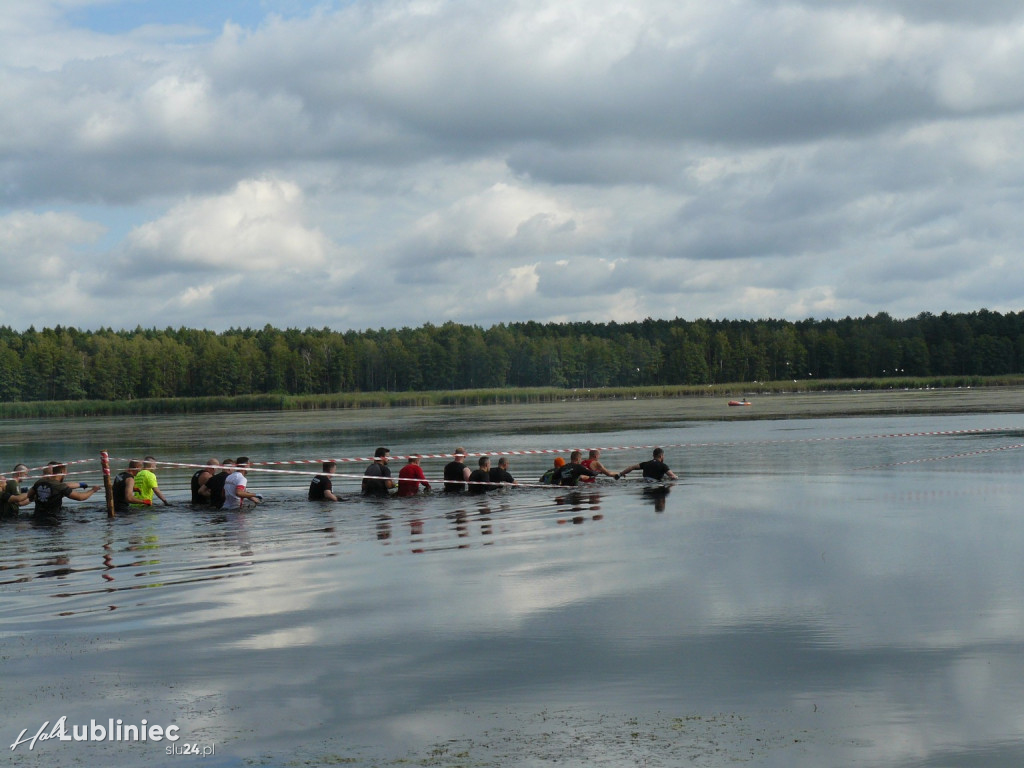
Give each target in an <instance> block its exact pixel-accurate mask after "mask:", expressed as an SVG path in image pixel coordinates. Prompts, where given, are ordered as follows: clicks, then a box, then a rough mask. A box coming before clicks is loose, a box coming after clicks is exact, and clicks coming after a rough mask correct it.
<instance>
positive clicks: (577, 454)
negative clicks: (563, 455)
mask: <svg viewBox="0 0 1024 768" xmlns="http://www.w3.org/2000/svg"><path fill="white" fill-rule="evenodd" d="M581 458H583V452H582V451H580V450H575V451H573V452H572V453H570V454H569V463H570V464H579V461H580V459H581Z"/></svg>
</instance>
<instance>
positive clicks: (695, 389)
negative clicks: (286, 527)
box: [0, 376, 1024, 419]
mask: <svg viewBox="0 0 1024 768" xmlns="http://www.w3.org/2000/svg"><path fill="white" fill-rule="evenodd" d="M1021 386H1024V376H944V377H924V378H914V377H903V378H878V379H828V380H821V381H819V380H810V379H808V380H801V381H768V382H746V383H734V384H705V385H677V386H663V387H661V386H644V387H640V386H637V387H594V388H586V389H584V388H577V389H561V388H557V387H526V388H514V387H510V388H502V389H464V390H450V391H434V392H339V393H335V394H325V395H239V396H234V397H231V396H223V397H168V398H146V399H141V400H53V401H33V402H8V403H0V418H5V419H20V418H26V419H27V418H62V417H66V416H137V415H156V414H190V413H197V414H198V413H217V412H223V411H236V412H237V411H310V410H334V409H357V408H401V407H426V406H467V405H515V404H520V405H525V404H534V403H557V402H563V401H570V400H617V399H618V400H623V399H624V400H634V399H654V398H687V397H694V398H730V397H739V396H744V397H757V396H763V395H776V394H785V393H811V392H819V393H820V392H849V391H885V390H929V389H957V388H965V387H973V388H991V387H1021ZM730 415H733V414H730ZM750 415H751V416H753V415H754V414H750Z"/></svg>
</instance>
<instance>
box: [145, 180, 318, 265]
mask: <svg viewBox="0 0 1024 768" xmlns="http://www.w3.org/2000/svg"><path fill="white" fill-rule="evenodd" d="M302 214H303V210H302V192H301V190H300V189H299V188H298V186H297V185H295V184H294V183H291V182H286V181H279V180H275V179H269V178H265V179H255V180H249V181H243V182H240V183H239V184H238V185H237V186H236V187H235V189H233V190H232V191H231V192H230V193H228V194H225V195H220V196H216V197H207V198H202V199H195V200H193V199H190V200H187V201H185V202H182V203H179V204H178V205H176V206H175V207H174V208H173V209H171V210H170V211H168V212H167V214H166V215H165V216H163V217H162V218H160V219H159V220H157V221H152V222H147V223H146V224H143V225H141V226H140V227H138V228H137V229H135V230H134V231H133V232H132V233H131V234H130V235H129V236H128V238H127V241H126V246H127V253H126V260H128V261H130V262H136V261H139V260H141V261H145V262H147V263H151V264H153V266H154V267H155V269H156V270H157V271H163V270H169V271H173V270H177V269H182V268H186V269H187V268H193V267H204V268H217V269H224V270H236V271H238V272H243V273H245V272H253V271H262V272H266V271H271V270H277V271H292V270H308V269H316V268H319V267H322V266H323V265H324V263H325V261H326V258H327V255H328V253H329V252H330V250H331V245H330V243H329V241H328V240H327V238H325V237H324V235H323V234H322V233H321V232H319V231H317V230H316V229H312V228H309V227H308V226H306V224H305V223H304V221H303V216H302Z"/></svg>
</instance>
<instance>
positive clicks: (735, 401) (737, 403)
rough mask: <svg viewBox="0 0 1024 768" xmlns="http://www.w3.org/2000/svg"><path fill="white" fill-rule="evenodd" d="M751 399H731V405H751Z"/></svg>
mask: <svg viewBox="0 0 1024 768" xmlns="http://www.w3.org/2000/svg"><path fill="white" fill-rule="evenodd" d="M751 404H752V403H751V402H750V401H749V400H730V401H729V405H751Z"/></svg>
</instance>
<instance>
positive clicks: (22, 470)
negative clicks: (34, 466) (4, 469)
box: [13, 464, 28, 480]
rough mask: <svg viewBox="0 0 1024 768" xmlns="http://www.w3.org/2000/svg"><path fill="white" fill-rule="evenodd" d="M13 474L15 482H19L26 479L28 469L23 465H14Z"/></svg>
mask: <svg viewBox="0 0 1024 768" xmlns="http://www.w3.org/2000/svg"><path fill="white" fill-rule="evenodd" d="M13 472H14V479H15V480H21V479H22V478H25V477H28V467H27V466H25V465H24V464H15V465H14V470H13Z"/></svg>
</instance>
